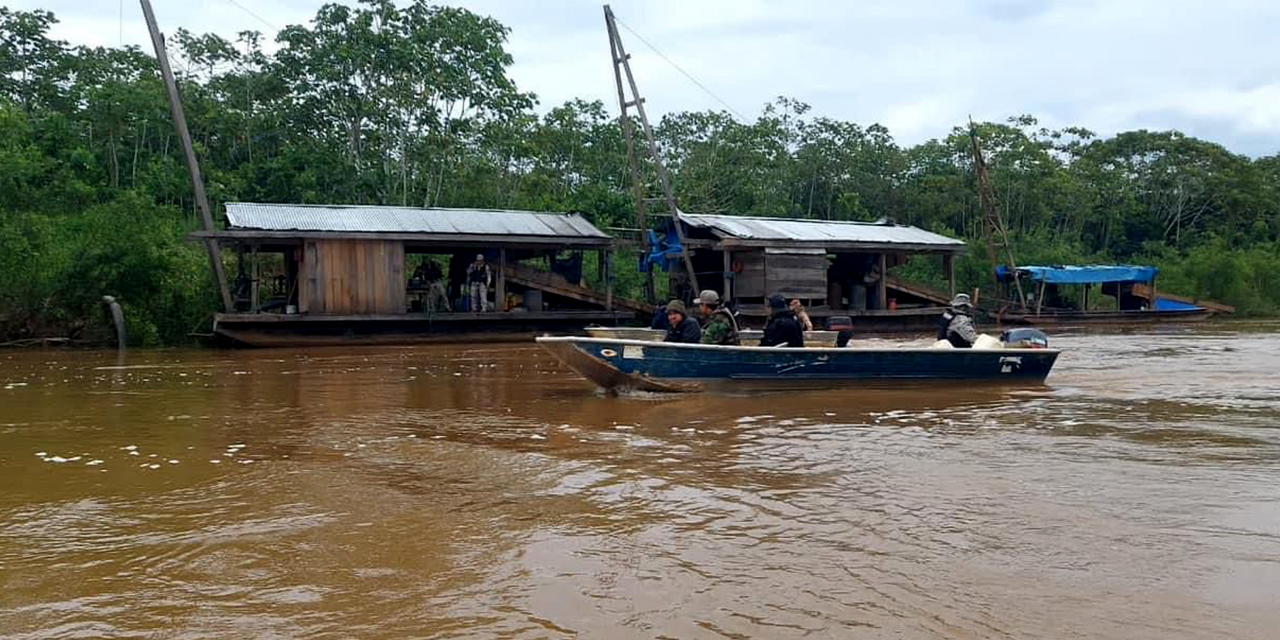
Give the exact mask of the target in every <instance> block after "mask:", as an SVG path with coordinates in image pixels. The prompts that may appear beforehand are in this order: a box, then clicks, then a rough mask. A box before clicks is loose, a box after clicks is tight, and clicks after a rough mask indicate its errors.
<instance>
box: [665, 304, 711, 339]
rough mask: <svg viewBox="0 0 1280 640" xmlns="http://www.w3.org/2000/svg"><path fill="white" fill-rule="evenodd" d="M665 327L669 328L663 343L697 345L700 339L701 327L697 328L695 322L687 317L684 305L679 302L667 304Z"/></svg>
mask: <svg viewBox="0 0 1280 640" xmlns="http://www.w3.org/2000/svg"><path fill="white" fill-rule="evenodd" d="M667 325H668V327H669V328H668V329H667V336H666V337H665V338H663V339H662V341H663V342H686V343H691V344H697V343H698V341H699V340H701V339H702V327H700V326H698V321H697V320H694V319H693V318H690V317H689V312H688V310H686V309H685V308H684V303H683V302H681V301H679V300H672V301H671V302H668V303H667Z"/></svg>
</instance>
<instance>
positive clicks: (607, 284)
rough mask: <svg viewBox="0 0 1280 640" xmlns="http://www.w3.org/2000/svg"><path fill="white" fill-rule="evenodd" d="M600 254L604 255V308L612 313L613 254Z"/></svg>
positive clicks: (605, 252) (606, 252) (603, 252)
mask: <svg viewBox="0 0 1280 640" xmlns="http://www.w3.org/2000/svg"><path fill="white" fill-rule="evenodd" d="M600 253H601V254H603V255H604V308H605V311H613V252H612V251H602V252H600Z"/></svg>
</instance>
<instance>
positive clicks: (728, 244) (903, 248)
mask: <svg viewBox="0 0 1280 640" xmlns="http://www.w3.org/2000/svg"><path fill="white" fill-rule="evenodd" d="M690 242H691V243H697V242H698V240H690ZM704 242H705V241H704ZM691 246H692V245H691ZM712 246H713V248H716V249H721V248H729V249H738V248H761V247H763V248H781V249H824V250H826V252H827V253H878V252H882V251H884V252H889V253H940V254H948V253H950V254H964V253H967V252H968V248H966V247H965V246H963V245H936V244H913V243H882V242H876V243H868V242H838V241H830V240H824V241H821V242H791V241H780V240H744V239H741V238H725V239H723V240H721V241H720V242H718V243H714V244H713V245H712Z"/></svg>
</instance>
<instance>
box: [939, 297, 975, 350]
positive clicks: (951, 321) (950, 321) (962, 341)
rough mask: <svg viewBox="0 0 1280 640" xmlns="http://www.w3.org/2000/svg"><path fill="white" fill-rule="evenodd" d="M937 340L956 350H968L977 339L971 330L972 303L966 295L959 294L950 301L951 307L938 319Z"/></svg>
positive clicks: (973, 330)
mask: <svg viewBox="0 0 1280 640" xmlns="http://www.w3.org/2000/svg"><path fill="white" fill-rule="evenodd" d="M938 339H939V340H946V341H947V342H950V343H951V346H953V347H955V348H957V349H968V348H970V347H972V346H973V343H974V342H975V341H976V340H977V339H978V331H977V329H974V328H973V303H972V302H970V301H969V296H968V294H964V293H960V294H957V295H956V297H954V298H952V299H951V306H950V307H949V308H948V309H947V310H946V311H943V312H942V317H941V318H939V319H938Z"/></svg>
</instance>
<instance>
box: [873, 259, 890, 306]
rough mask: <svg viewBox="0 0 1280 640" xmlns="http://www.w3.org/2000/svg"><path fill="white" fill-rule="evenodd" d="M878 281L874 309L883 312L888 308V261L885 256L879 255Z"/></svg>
mask: <svg viewBox="0 0 1280 640" xmlns="http://www.w3.org/2000/svg"><path fill="white" fill-rule="evenodd" d="M878 260H879V262H880V279H879V280H877V281H876V309H878V310H880V311H884V310H885V309H888V308H889V269H888V263H889V261H888V260H886V259H885V254H883V253H882V254H880V256H879V258H878Z"/></svg>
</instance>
